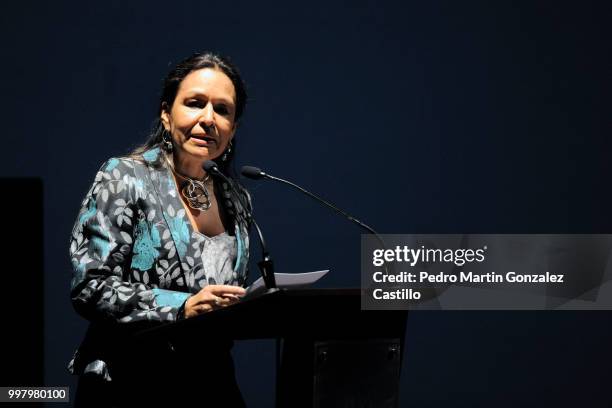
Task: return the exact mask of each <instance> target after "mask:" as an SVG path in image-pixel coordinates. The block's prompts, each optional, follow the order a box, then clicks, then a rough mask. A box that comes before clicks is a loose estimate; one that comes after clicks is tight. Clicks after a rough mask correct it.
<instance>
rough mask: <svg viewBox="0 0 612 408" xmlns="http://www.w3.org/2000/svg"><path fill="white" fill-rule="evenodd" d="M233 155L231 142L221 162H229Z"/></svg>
mask: <svg viewBox="0 0 612 408" xmlns="http://www.w3.org/2000/svg"><path fill="white" fill-rule="evenodd" d="M231 153H232V142H231V141H230V142H229V144H228V145H227V149H226V150H225V153H223V156H221V161H227V158H228V157H229V155H230V154H231Z"/></svg>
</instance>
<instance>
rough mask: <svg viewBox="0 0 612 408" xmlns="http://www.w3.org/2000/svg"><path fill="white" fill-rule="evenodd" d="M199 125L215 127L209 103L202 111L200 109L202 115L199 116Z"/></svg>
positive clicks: (212, 111)
mask: <svg viewBox="0 0 612 408" xmlns="http://www.w3.org/2000/svg"><path fill="white" fill-rule="evenodd" d="M200 123H202V124H203V125H204V126H206V127H211V126H214V125H215V115H214V110H213V107H212V104H211V103H208V104H206V106H205V107H204V109H202V113H201V114H200Z"/></svg>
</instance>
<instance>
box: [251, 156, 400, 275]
mask: <svg viewBox="0 0 612 408" xmlns="http://www.w3.org/2000/svg"><path fill="white" fill-rule="evenodd" d="M240 173H241V174H242V175H243V176H245V177H247V178H250V179H253V180H259V179H262V178H265V179H270V180H274V181H278V182H281V183H283V184H288V185H290V186H291V187H293V188H295V189H297V190H299V191H301V192H302V193H304V194H306V195H307V196H308V197H310V198H312V199H314V200H315V201H317V202H319V203H322V204H324V205H326V206H327V207H329V208H331V209H332V210H334V211H335V212H337V213H338V214H341V215H343V216H344V217H346V218H347V219H348V220H349V221H351V222H353V223H355V224H357V225H359V227H361V228H363V229H364V230H366V231H368V232H369V233H370V234H372V235H374V237H376V239H377V240H378V242H379V243H380V245H381V246H382V248H383V249H387V244H386V243H385V241H384V240H383V239H382V237H381V236H380V235H379V234H378V232H376V231H374V229H373V228H372V227H370V226H369V225H367V224H365V223H363V222H361V221H359V220H358V219H357V218H355V217H353V216H352V215H351V214H349V213H347V212H346V211H343V210H341V209H340V208H338V207H336V206H335V205H334V204H332V203H330V202H329V201H326V200H324V199H322V198H321V197H319V196H318V195H316V194H313V193H311V192H310V191H308V190H306V189H304V188H302V187H300V186H298V185H297V184H295V183H292V182H290V181H288V180H285V179H282V178H280V177H275V176H272V175H270V174H267V173H265V172H263V171H262V170H261V169H260V168H258V167H253V166H242V169H241V170H240ZM384 269H385V271H386V272H387V274H389V268H388V267H387V264H386V263H385V266H384Z"/></svg>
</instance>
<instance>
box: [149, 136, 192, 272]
mask: <svg viewBox="0 0 612 408" xmlns="http://www.w3.org/2000/svg"><path fill="white" fill-rule="evenodd" d="M142 156H143V158H144V160H145V161H146V162H147V164H148V166H147V167H148V169H149V174H150V177H151V181H152V182H153V186H154V187H155V190H156V192H157V197H158V199H159V208H160V209H161V210H162V215H163V219H164V221H166V224H167V226H168V230H169V231H170V234H171V236H172V241H168V243H170V242H174V248H171V247H167V248H165V249H166V250H168V251H170V253H169V255H168V257H169V258H172V255H173V254H172V252H173V249H174V250H175V251H176V254H177V256H178V258H179V261H180V263H181V269H183V270H184V269H185V266H186V265H187V264H186V263H185V257H186V254H187V251H188V249H189V243H190V241H191V235H192V232H193V229H192V227H191V223H190V222H189V218H188V217H187V214H186V213H185V208H184V207H183V203H182V202H181V199H180V197H179V192H178V190H177V188H176V184H175V182H174V177H172V173H171V172H170V169H169V168H168V166H167V165H166V164H165V163H163V160H164V158H163V153H162V152H161V150H160V148H158V147H157V148H154V149H151V150H148V151H146V152H145V153H144V154H143V155H142Z"/></svg>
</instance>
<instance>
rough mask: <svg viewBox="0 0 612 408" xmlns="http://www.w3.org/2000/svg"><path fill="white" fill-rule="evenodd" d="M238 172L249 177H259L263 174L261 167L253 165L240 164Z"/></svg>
mask: <svg viewBox="0 0 612 408" xmlns="http://www.w3.org/2000/svg"><path fill="white" fill-rule="evenodd" d="M240 173H241V174H242V175H243V176H244V177H248V178H250V179H260V178H262V177H263V176H264V174H263V172H262V171H261V169H259V168H257V167H253V166H242V169H241V171H240Z"/></svg>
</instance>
